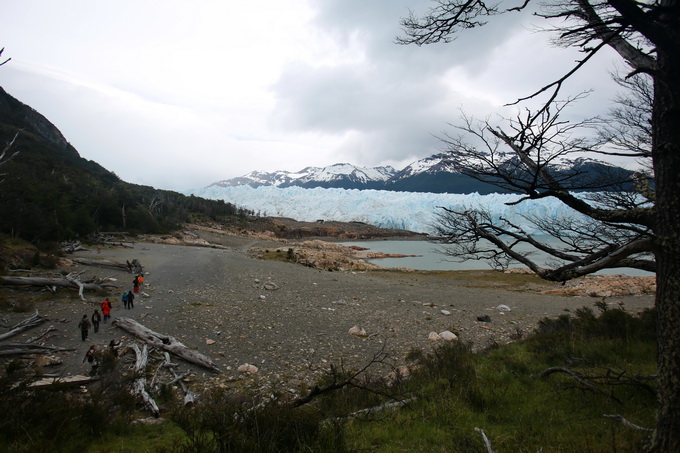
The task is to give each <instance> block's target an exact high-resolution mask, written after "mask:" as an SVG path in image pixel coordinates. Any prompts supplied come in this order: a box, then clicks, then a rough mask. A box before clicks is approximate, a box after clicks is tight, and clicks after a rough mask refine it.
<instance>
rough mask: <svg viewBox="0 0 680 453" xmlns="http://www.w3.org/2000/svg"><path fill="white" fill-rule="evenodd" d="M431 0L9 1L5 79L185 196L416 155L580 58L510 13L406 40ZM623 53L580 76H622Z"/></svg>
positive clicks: (117, 168) (46, 111) (587, 107)
mask: <svg viewBox="0 0 680 453" xmlns="http://www.w3.org/2000/svg"><path fill="white" fill-rule="evenodd" d="M430 5H432V2H431V1H430V0H286V1H281V0H250V1H240V0H239V1H235V0H214V1H213V0H196V1H188V0H184V1H181V0H116V1H107V2H102V1H93V0H59V1H54V0H7V1H5V2H4V5H3V8H2V14H3V21H2V22H3V24H2V28H1V29H0V47H5V52H4V54H3V57H4V58H7V57H11V58H12V60H11V61H10V62H9V63H7V64H6V65H4V66H2V67H0V85H1V86H2V87H3V88H4V89H5V90H6V91H7V92H8V93H9V94H11V95H12V96H14V97H16V98H17V99H19V100H20V101H22V102H23V103H25V104H28V105H29V106H31V107H33V108H34V109H36V110H37V111H38V112H40V113H42V114H43V115H45V116H46V117H47V119H48V120H50V121H51V122H52V123H54V124H55V125H56V126H57V128H59V130H60V131H61V132H62V133H63V134H64V136H65V137H66V139H67V140H68V141H69V142H70V143H71V144H72V145H73V146H74V147H75V148H76V149H77V150H78V151H79V153H80V154H81V156H83V157H84V158H86V159H91V160H94V161H96V162H98V163H99V164H101V165H103V166H104V167H105V168H107V169H109V170H111V171H114V172H115V173H116V174H118V176H120V177H121V178H122V179H123V180H125V181H128V182H133V183H138V184H146V185H151V186H154V187H158V188H163V189H173V190H184V189H190V188H199V187H204V186H207V185H209V184H211V183H213V182H215V181H218V180H222V179H227V178H232V177H236V176H241V175H243V174H245V173H248V172H250V171H253V170H265V171H272V170H289V171H297V170H300V169H302V168H304V167H306V166H310V165H312V166H325V165H330V164H334V163H339V162H348V163H352V164H355V165H362V166H376V165H392V166H394V167H395V168H397V169H401V168H403V167H404V166H406V165H408V164H409V163H411V162H413V161H415V160H417V159H420V158H423V157H427V156H429V155H432V154H434V153H436V152H439V151H440V148H441V146H440V143H439V142H438V140H437V139H436V138H435V136H436V135H441V133H442V132H443V131H446V130H447V128H448V126H447V124H448V123H455V122H456V121H457V120H458V118H459V116H460V109H461V108H462V109H464V110H465V111H466V112H467V113H469V114H473V115H475V116H477V117H480V118H484V117H486V116H488V115H495V114H497V113H503V112H506V114H507V108H504V107H503V105H504V104H506V103H508V102H512V101H514V100H515V99H517V98H518V97H521V96H525V95H527V94H530V93H531V92H533V91H535V90H536V89H537V88H538V87H540V86H543V85H545V84H547V83H549V82H550V81H552V80H553V79H554V78H555V77H557V76H559V75H561V74H562V73H563V72H564V71H565V69H566V68H569V67H571V66H572V65H573V63H574V60H575V59H576V58H578V54H576V53H575V52H574V51H573V50H565V49H558V48H554V47H551V46H550V45H549V43H548V41H549V37H550V36H549V35H548V34H546V33H536V32H534V31H533V28H532V25H543V24H542V22H541V20H540V19H538V18H533V17H531V16H530V15H527V14H523V15H520V14H506V15H503V16H501V17H498V18H495V19H494V20H492V21H491V22H490V23H489V24H488V25H487V26H485V27H483V28H481V29H478V30H473V31H468V32H465V33H464V34H463V35H461V37H460V38H459V39H458V40H457V41H455V42H454V43H452V44H438V45H431V46H425V47H416V46H401V45H397V44H395V38H396V36H398V35H400V34H401V30H400V25H399V21H400V19H401V18H402V17H405V16H407V15H408V12H409V9H410V10H413V11H414V12H415V13H416V14H419V13H420V14H422V13H424V12H426V11H427V9H428V7H429V6H430ZM617 60H618V59H617V58H616V56H615V55H613V54H612V53H610V52H605V53H603V54H602V55H601V56H600V57H599V58H598V59H596V60H595V61H593V62H592V63H589V65H588V66H587V67H586V68H585V69H586V70H585V71H582V72H581V73H579V74H578V76H577V77H576V78H574V79H573V80H572V81H570V83H569V85H568V86H567V87H566V89H567V92H568V93H570V94H576V93H578V92H579V91H581V90H584V89H594V90H595V91H594V93H593V94H592V95H591V96H590V97H589V98H588V99H587V100H586V101H583V102H581V103H580V104H579V105H578V106H577V107H576V108H575V109H574V110H573V111H572V114H573V115H574V116H575V117H578V116H579V115H584V116H591V115H594V114H598V113H603V112H604V110H603V106H606V104H607V101H608V100H609V99H611V98H612V97H613V95H614V92H615V91H616V87H615V86H614V85H613V83H612V82H611V81H610V79H609V77H608V75H607V69H608V68H611V67H612V64H613V62H615V61H617Z"/></svg>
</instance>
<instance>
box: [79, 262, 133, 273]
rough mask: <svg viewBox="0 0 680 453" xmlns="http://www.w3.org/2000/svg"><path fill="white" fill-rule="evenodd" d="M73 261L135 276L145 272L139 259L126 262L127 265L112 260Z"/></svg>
mask: <svg viewBox="0 0 680 453" xmlns="http://www.w3.org/2000/svg"><path fill="white" fill-rule="evenodd" d="M71 261H73V262H74V263H78V264H83V265H85V266H100V267H110V268H112V269H122V270H125V271H128V272H131V273H135V274H139V273H141V272H143V271H144V268H143V267H142V263H140V262H139V260H137V259H134V260H132V262H130V261H126V262H125V263H119V262H118V261H111V260H95V259H92V258H73V259H71Z"/></svg>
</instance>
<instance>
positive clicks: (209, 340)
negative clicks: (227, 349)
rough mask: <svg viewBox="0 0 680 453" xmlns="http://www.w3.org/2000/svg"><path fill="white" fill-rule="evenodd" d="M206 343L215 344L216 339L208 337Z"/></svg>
mask: <svg viewBox="0 0 680 453" xmlns="http://www.w3.org/2000/svg"><path fill="white" fill-rule="evenodd" d="M205 344H215V340H211V339H209V338H208V339H206V340H205Z"/></svg>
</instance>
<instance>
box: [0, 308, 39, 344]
mask: <svg viewBox="0 0 680 453" xmlns="http://www.w3.org/2000/svg"><path fill="white" fill-rule="evenodd" d="M45 321H47V319H45V318H43V317H42V316H40V315H39V314H38V311H37V310H36V312H35V313H33V315H32V316H29V317H28V318H26V319H24V320H23V321H21V322H18V323H17V324H15V325H14V326H13V327H12V328H11V329H10V331H9V332H5V333H3V334H2V335H0V341H3V340H6V339H8V338H10V337H13V336H15V335H18V334H20V333H21V332H23V331H25V330H28V329H32V328H33V327H35V326H39V325H40V324H42V323H44V322H45Z"/></svg>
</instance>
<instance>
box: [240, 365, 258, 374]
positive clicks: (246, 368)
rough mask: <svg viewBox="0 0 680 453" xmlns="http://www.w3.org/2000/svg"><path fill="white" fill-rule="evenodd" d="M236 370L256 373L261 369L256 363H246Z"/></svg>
mask: <svg viewBox="0 0 680 453" xmlns="http://www.w3.org/2000/svg"><path fill="white" fill-rule="evenodd" d="M236 371H238V372H239V373H247V374H255V373H257V372H258V371H260V370H259V369H258V368H257V367H256V366H255V365H251V364H249V363H244V364H243V365H241V366H239V367H238V368H237V369H236Z"/></svg>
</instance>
